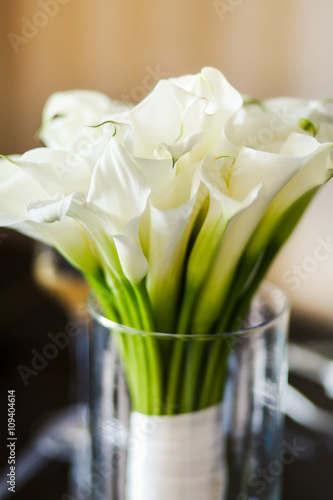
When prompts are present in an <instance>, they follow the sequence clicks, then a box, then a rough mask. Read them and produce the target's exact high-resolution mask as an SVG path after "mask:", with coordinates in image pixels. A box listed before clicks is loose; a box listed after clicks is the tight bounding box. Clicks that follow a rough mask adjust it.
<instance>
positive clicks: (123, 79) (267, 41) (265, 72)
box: [0, 0, 333, 326]
mask: <svg viewBox="0 0 333 500" xmlns="http://www.w3.org/2000/svg"><path fill="white" fill-rule="evenodd" d="M332 17H333V3H332V1H331V0H319V1H317V2H314V1H313V0H208V1H207V0H168V2H166V1H165V0H164V1H162V0H155V1H153V0H140V1H139V0H122V1H121V2H120V1H119V0H118V1H115V0H95V1H93V0H29V2H27V1H26V0H25V1H24V0H0V35H1V38H0V67H1V73H0V110H1V113H0V152H1V153H3V154H8V153H13V152H23V151H24V150H26V149H28V148H32V147H35V146H36V145H38V143H37V142H36V141H35V140H34V138H33V137H34V133H35V132H36V130H37V129H38V127H39V125H40V118H41V111H42V107H43V104H44V102H45V100H46V99H47V97H48V96H49V95H50V94H51V93H52V92H55V91H57V90H64V89H70V88H90V89H96V90H100V91H103V92H105V93H107V94H108V95H109V96H111V97H113V98H121V99H129V100H131V101H133V102H138V101H139V100H140V99H141V98H142V97H143V96H144V95H145V94H146V93H147V92H148V91H149V90H150V89H151V88H152V87H153V86H154V84H155V83H156V81H157V80H158V79H160V78H163V77H168V76H176V75H180V74H185V73H190V72H198V71H199V70H200V68H201V67H203V66H206V65H212V66H216V67H218V68H219V69H221V70H222V71H223V72H224V74H225V75H226V76H227V78H228V79H229V81H230V82H231V83H232V84H233V85H234V86H235V87H237V88H238V89H239V90H240V91H241V92H243V93H246V94H251V95H253V96H255V97H258V98H265V97H269V96H273V95H298V96H308V97H328V96H331V97H333V72H332V69H331V68H332V48H333V31H332V29H331V19H332ZM332 183H333V181H332V182H331V183H330V184H329V185H327V186H326V187H325V188H324V189H323V191H322V193H321V195H320V196H319V197H318V198H317V199H316V200H315V202H314V204H313V205H312V207H311V209H310V210H309V212H308V213H307V216H306V217H305V218H304V219H303V221H302V223H301V225H300V226H299V228H298V230H297V231H296V233H295V234H294V236H293V237H292V239H291V240H290V242H289V243H288V244H287V245H286V247H285V248H284V250H283V251H282V253H281V254H280V256H279V258H278V260H277V262H276V264H275V265H274V266H273V270H272V271H271V276H272V278H273V279H274V280H275V281H277V282H279V283H280V284H281V285H282V286H283V287H284V289H285V290H286V291H287V292H288V293H289V294H290V295H291V296H292V298H293V301H294V307H295V309H296V310H303V311H304V314H312V315H317V316H318V317H320V318H322V319H324V320H325V321H326V322H329V323H331V324H332V326H333V249H332V253H330V252H329V251H328V250H327V252H326V254H327V255H326V258H325V260H323V259H322V260H318V258H317V257H316V256H317V255H318V254H317V253H316V248H317V247H318V245H319V244H320V242H322V241H324V242H326V244H327V245H328V247H329V248H331V247H330V246H329V245H330V241H333V218H332V208H333V201H332V198H333V184H332ZM318 238H319V240H318ZM321 255H323V253H321Z"/></svg>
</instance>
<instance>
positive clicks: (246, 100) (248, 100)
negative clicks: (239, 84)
mask: <svg viewBox="0 0 333 500" xmlns="http://www.w3.org/2000/svg"><path fill="white" fill-rule="evenodd" d="M243 106H259V108H261V109H262V111H265V110H266V108H265V105H264V103H263V102H262V101H260V100H259V99H256V98H255V97H243Z"/></svg>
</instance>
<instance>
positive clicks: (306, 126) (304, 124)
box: [298, 118, 319, 137]
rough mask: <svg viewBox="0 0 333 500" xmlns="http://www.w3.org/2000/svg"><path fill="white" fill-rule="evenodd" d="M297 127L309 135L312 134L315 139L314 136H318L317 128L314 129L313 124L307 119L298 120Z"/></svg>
mask: <svg viewBox="0 0 333 500" xmlns="http://www.w3.org/2000/svg"><path fill="white" fill-rule="evenodd" d="M298 126H299V127H300V128H301V129H303V130H304V131H305V132H309V133H310V134H312V135H313V137H316V135H317V134H318V130H319V127H316V126H315V125H314V123H313V122H312V121H311V120H309V119H308V118H301V119H300V120H298Z"/></svg>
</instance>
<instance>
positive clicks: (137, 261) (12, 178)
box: [0, 67, 333, 500]
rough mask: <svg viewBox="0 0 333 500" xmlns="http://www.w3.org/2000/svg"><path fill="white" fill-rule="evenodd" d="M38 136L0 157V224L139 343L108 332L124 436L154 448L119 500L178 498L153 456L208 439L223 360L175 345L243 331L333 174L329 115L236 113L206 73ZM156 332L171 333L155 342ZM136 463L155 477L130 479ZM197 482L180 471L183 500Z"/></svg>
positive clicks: (280, 108) (101, 102) (70, 117)
mask: <svg viewBox="0 0 333 500" xmlns="http://www.w3.org/2000/svg"><path fill="white" fill-rule="evenodd" d="M40 136H41V138H42V139H43V140H44V142H45V143H46V145H47V146H48V147H47V148H38V149H35V150H32V151H28V152H27V153H25V154H24V155H22V156H12V157H11V158H9V159H7V158H0V225H2V226H9V227H13V228H14V229H16V230H18V231H21V232H22V233H24V234H27V235H29V236H32V237H34V238H36V239H38V240H40V241H43V242H47V243H49V244H51V245H53V246H54V247H55V248H57V249H58V250H59V251H60V252H61V253H62V254H63V255H64V256H65V258H67V259H68V260H69V261H70V262H71V263H72V264H73V265H74V266H76V267H77V268H78V269H80V270H81V271H82V272H83V273H84V274H85V276H86V278H87V280H88V281H89V282H90V284H91V286H92V287H93V289H94V292H95V294H96V297H97V300H98V301H99V303H100V306H101V309H102V312H104V314H105V315H106V316H108V317H109V318H110V319H111V320H113V321H116V322H118V323H122V324H124V325H126V326H127V327H132V328H135V329H140V330H144V331H145V332H147V333H145V334H144V335H142V332H139V335H136V334H135V333H136V331H135V330H133V335H124V336H123V334H122V333H121V332H119V335H118V334H117V333H115V335H116V336H117V339H116V340H117V341H116V346H117V349H119V355H120V358H121V359H122V361H123V363H124V372H125V374H126V380H127V382H128V389H129V393H130V396H131V409H132V417H131V419H130V424H129V425H130V433H129V434H130V435H131V433H132V432H134V435H135V432H136V429H135V428H136V426H137V425H139V424H142V422H144V423H145V425H149V424H150V423H151V422H153V425H154V427H156V422H157V424H158V429H157V430H158V432H157V434H158V443H157V445H158V446H157V448H156V439H155V437H154V436H153V435H151V436H148V437H147V439H146V440H145V442H144V443H143V444H142V446H141V447H140V450H139V452H138V451H137V450H136V449H134V448H133V449H131V450H129V456H128V469H127V483H128V487H127V493H128V494H129V495H130V497H131V499H132V500H134V499H140V500H141V499H142V498H146V497H147V495H148V493H149V492H153V493H151V495H152V498H153V497H154V498H155V497H156V498H157V497H161V495H162V493H163V495H164V496H163V495H162V496H163V498H164V497H165V498H174V499H175V500H176V497H177V500H178V498H183V497H184V495H183V486H181V485H182V481H177V483H178V485H179V488H180V489H179V490H177V491H179V493H177V494H174V491H175V490H172V488H173V487H174V485H175V483H174V482H173V481H169V480H164V479H165V474H168V473H169V472H170V471H171V473H172V477H173V478H177V477H178V476H177V475H178V470H176V469H177V468H175V467H174V464H173V457H171V458H170V455H168V454H162V455H161V457H160V458H158V457H157V455H156V457H155V456H154V453H155V451H154V450H157V449H158V447H159V446H162V448H163V449H164V446H165V445H168V446H169V444H170V443H171V445H172V446H174V448H175V449H178V447H179V444H178V441H179V439H178V434H177V432H179V430H180V431H181V432H182V433H183V430H182V429H183V425H184V423H185V425H186V422H188V421H192V420H193V421H195V422H201V424H200V425H201V428H202V425H204V427H205V429H206V431H207V435H208V436H210V437H211V439H213V441H214V439H215V437H216V429H217V428H218V429H221V422H220V417H221V418H222V413H220V411H221V409H222V405H221V403H222V401H223V397H224V396H223V385H224V376H225V368H226V362H227V359H228V355H229V346H227V345H226V343H225V344H224V341H225V339H224V338H222V337H220V336H216V337H215V338H214V342H213V341H212V338H213V337H212V338H211V337H209V339H210V340H209V343H211V346H212V347H213V346H214V348H211V347H209V346H208V347H209V349H208V350H207V349H206V347H207V345H206V344H207V343H206V342H203V341H198V342H195V344H194V345H193V346H192V347H193V348H191V349H188V347H189V346H188V345H187V342H186V340H187V339H188V338H190V336H191V335H192V336H193V335H195V334H203V335H206V334H216V333H222V332H225V331H229V329H231V330H232V331H234V329H238V327H240V326H241V324H240V323H239V321H243V320H244V318H245V315H246V312H247V311H248V308H249V305H250V301H251V300H252V297H253V294H254V293H255V291H256V289H257V287H258V285H259V284H260V281H261V280H262V279H263V277H264V275H265V272H266V271H267V269H268V266H269V265H270V263H271V261H272V259H273V257H274V256H275V254H276V252H277V251H278V250H279V248H280V247H281V246H282V245H283V243H284V242H285V240H286V239H287V238H288V236H289V234H290V233H291V231H292V230H293V228H294V226H295V225H296V223H297V222H298V220H299V218H300V216H301V215H302V213H303V211H304V210H305V208H306V206H307V205H308V203H309V201H310V200H311V198H312V197H313V195H314V193H315V192H316V191H317V190H318V188H319V186H320V185H322V184H324V183H325V182H327V181H328V180H329V179H330V177H331V176H332V175H333V168H332V153H331V151H332V150H333V117H332V116H331V115H330V114H329V113H328V111H327V110H326V109H325V100H322V101H320V100H317V101H314V100H312V101H311V100H306V99H297V98H274V99H268V100H266V101H263V102H259V101H256V100H255V99H244V100H243V98H242V96H241V95H240V94H239V93H238V92H237V90H235V89H234V88H233V87H232V86H231V85H230V84H229V83H228V82H227V80H226V79H225V78H224V76H223V75H222V74H221V73H220V72H219V71H218V70H216V69H214V68H209V67H207V68H203V69H202V71H201V72H200V73H198V74H197V75H187V76H183V77H179V78H171V79H169V80H161V81H160V82H159V83H158V84H157V85H156V88H155V89H154V90H153V91H152V92H151V93H150V94H149V95H148V96H147V97H146V98H145V99H144V100H143V101H142V102H141V103H140V104H138V105H137V106H135V107H131V106H127V105H123V104H119V103H117V102H115V101H112V100H111V99H109V98H108V97H106V96H104V95H103V94H100V93H98V92H90V91H72V92H60V93H57V94H55V95H54V96H52V97H51V98H50V99H49V101H48V102H47V104H46V106H45V109H44V113H43V123H42V127H41V131H40ZM120 330H121V329H120ZM152 331H158V332H166V333H168V334H172V333H175V334H177V333H178V334H182V335H180V336H178V337H177V340H179V342H175V343H173V342H169V340H170V339H171V336H169V335H168V336H167V338H168V339H169V340H168V341H167V342H165V341H164V338H165V337H163V341H161V342H158V343H157V342H156V339H157V337H160V336H159V335H158V336H156V338H155V337H154V335H149V332H152ZM193 340H194V339H193V338H192V341H193ZM201 340H202V339H201ZM215 340H216V343H215ZM226 347H227V348H228V349H227V350H226V349H225V348H226ZM185 361H186V363H185ZM184 365H185V366H184ZM216 367H218V368H217V373H218V374H219V377H218V378H220V379H221V380H219V383H218V384H216V373H215V372H214V369H215V368H216ZM199 379H200V383H199V384H197V383H196V382H197V381H198V380H199ZM179 413H185V414H186V415H177V414H179ZM156 415H158V416H159V418H158V420H156ZM175 417H180V418H175ZM183 417H184V418H183ZM152 419H154V420H152ZM176 424H177V425H176ZM175 425H176V427H175ZM177 428H178V431H177ZM155 430H156V429H155ZM206 431H205V432H206ZM188 439H189V443H190V441H191V442H192V436H191V435H189V436H188ZM215 441H216V440H215ZM215 441H214V442H215ZM203 442H204V440H203V441H202V440H200V439H199V441H198V443H197V445H195V446H194V448H193V447H192V448H193V450H196V446H197V447H198V449H202V446H203V445H202V443H203ZM221 446H222V441H219V442H217V443H216V446H215V447H214V446H209V447H206V448H207V450H206V448H204V449H205V450H206V451H205V453H206V452H207V453H206V454H207V456H206V458H207V460H206V462H207V463H208V465H209V464H217V465H216V467H215V466H214V467H211V466H209V467H208V468H207V471H206V476H205V477H206V478H207V481H206V480H204V481H201V480H200V481H199V483H200V484H201V487H202V490H200V494H198V495H197V496H198V498H199V496H200V498H201V497H202V498H209V497H210V496H211V495H212V494H213V493H212V492H213V490H214V491H215V492H216V491H217V490H216V481H215V479H214V478H216V477H220V479H221V467H222V464H221V461H220V460H221V458H222V451H223V450H222V447H221ZM187 447H188V446H187ZM214 450H215V451H214ZM216 453H218V457H219V459H218V460H217V459H216V456H217V455H216V456H215V455H214V454H216ZM142 457H149V460H148V462H147V464H148V466H149V465H150V464H152V465H153V472H152V473H151V471H149V474H141V473H140V470H139V472H138V464H139V466H140V464H142ZM157 458H158V460H157ZM186 462H188V463H190V462H191V454H187V458H186ZM194 462H195V460H194ZM194 462H193V463H194ZM195 463H196V462H195ZM147 464H146V465H147ZM198 464H199V463H198ZM194 479H195V478H194V475H193V474H191V473H189V474H187V473H186V481H185V483H186V484H187V485H188V486H186V488H185V489H186V492H187V495H188V498H194V497H195V495H196V490H195V488H196V486H195V485H196V484H199V483H196V482H195V481H194ZM185 483H184V484H185ZM170 485H171V486H170ZM193 485H194V486H193ZM225 486H226V485H223V484H222V483H221V481H220V486H219V494H222V493H221V492H222V489H223V488H224V487H225ZM170 488H171V489H170ZM159 490H161V491H159Z"/></svg>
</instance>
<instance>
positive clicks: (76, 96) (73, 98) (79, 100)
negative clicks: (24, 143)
mask: <svg viewBox="0 0 333 500" xmlns="http://www.w3.org/2000/svg"><path fill="white" fill-rule="evenodd" d="M129 107H130V105H129V104H126V103H123V102H120V101H115V100H112V99H110V98H109V97H107V96H106V95H104V94H102V93H100V92H96V91H93V90H69V91H66V92H57V93H55V94H53V95H52V96H51V97H50V98H49V99H48V101H47V102H46V104H45V107H44V110H43V118H42V126H41V129H40V131H39V136H40V138H41V140H42V141H43V142H44V143H45V144H46V145H47V146H49V147H52V148H59V149H65V150H67V151H68V150H73V151H78V150H80V148H81V147H82V145H81V146H80V144H79V143H80V142H81V141H84V140H86V141H89V140H90V141H91V142H94V140H95V138H96V131H94V130H92V129H90V127H91V126H94V125H98V124H100V123H102V122H104V121H107V120H109V119H110V117H111V116H112V115H113V114H115V113H118V112H119V111H123V110H126V109H128V108H129Z"/></svg>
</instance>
